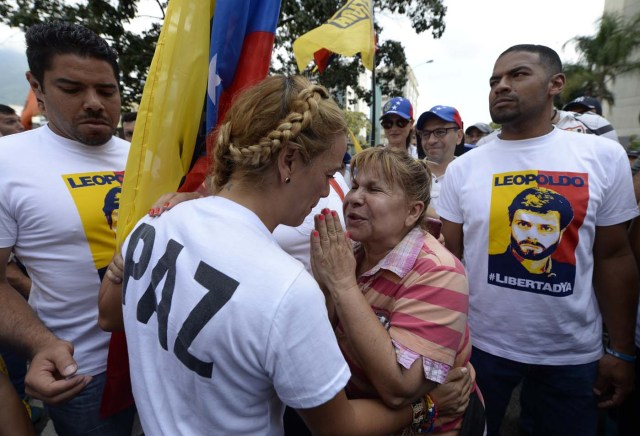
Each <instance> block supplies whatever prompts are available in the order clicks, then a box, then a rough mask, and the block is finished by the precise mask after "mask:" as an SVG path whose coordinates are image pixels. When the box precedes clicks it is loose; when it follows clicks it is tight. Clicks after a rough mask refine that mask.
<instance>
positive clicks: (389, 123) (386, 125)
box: [380, 118, 409, 130]
mask: <svg viewBox="0 0 640 436" xmlns="http://www.w3.org/2000/svg"><path fill="white" fill-rule="evenodd" d="M394 124H395V125H396V126H398V127H400V128H401V129H403V128H405V127H406V126H407V124H409V120H405V119H404V118H396V119H395V121H394V120H390V119H388V118H387V119H383V120H382V121H380V125H381V126H382V128H383V129H385V130H389V129H390V128H392V127H393V125H394Z"/></svg>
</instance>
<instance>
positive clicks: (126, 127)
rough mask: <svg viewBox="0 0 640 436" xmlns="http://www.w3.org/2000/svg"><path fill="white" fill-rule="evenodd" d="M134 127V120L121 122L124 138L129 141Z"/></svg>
mask: <svg viewBox="0 0 640 436" xmlns="http://www.w3.org/2000/svg"><path fill="white" fill-rule="evenodd" d="M135 127H136V122H135V121H125V122H124V123H122V133H123V135H124V139H125V140H127V141H129V142H131V139H132V138H133V129H134V128H135Z"/></svg>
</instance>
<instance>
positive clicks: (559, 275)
mask: <svg viewBox="0 0 640 436" xmlns="http://www.w3.org/2000/svg"><path fill="white" fill-rule="evenodd" d="M497 157H498V158H497ZM527 188H547V189H551V190H553V191H555V192H556V193H559V194H560V195H561V196H563V197H564V198H565V199H566V200H567V201H568V202H569V203H570V206H571V207H567V206H566V204H565V205H564V206H562V207H555V206H554V207H555V209H556V210H558V211H559V214H558V216H563V217H568V216H569V214H570V211H571V210H572V211H573V214H574V217H573V221H571V223H570V224H569V226H568V228H567V229H566V230H565V231H564V233H563V234H562V239H561V240H560V243H559V244H558V246H557V249H556V250H555V251H554V252H553V258H552V260H551V263H549V264H547V267H549V268H548V269H547V270H546V273H544V274H532V273H527V272H526V271H524V268H522V266H521V265H520V263H519V262H518V261H517V259H516V257H515V256H514V255H512V253H511V249H510V245H509V244H510V237H511V233H512V231H511V225H510V219H509V213H508V208H509V206H510V205H511V204H512V202H514V203H515V201H514V199H516V198H517V195H518V194H519V193H521V192H522V191H523V190H525V189H527ZM553 196H554V198H556V199H557V198H558V196H557V195H556V194H555V193H553ZM523 201H524V203H526V204H527V205H533V206H539V205H540V204H542V203H541V202H540V201H539V200H537V199H536V197H535V196H533V195H531V196H529V195H527V196H526V197H525V198H524V200H523ZM518 204H522V203H518ZM517 209H520V207H516V208H515V209H514V211H515V212H517ZM523 209H526V208H524V207H523ZM551 209H552V210H554V208H551ZM537 210H540V211H541V212H540V213H542V209H537ZM438 213H439V214H440V216H441V217H443V218H445V219H447V220H449V221H452V222H455V223H462V224H463V232H464V257H465V259H466V267H467V270H468V275H469V325H470V329H471V334H472V340H473V344H474V346H477V347H478V348H480V349H482V350H484V351H486V352H488V353H491V354H494V355H497V356H500V357H504V358H507V359H511V360H515V361H518V362H524V363H538V364H547V365H567V364H582V363H588V362H592V361H595V360H597V359H598V358H600V357H601V355H602V343H601V330H602V322H601V316H600V311H599V308H598V303H597V300H596V296H595V293H594V290H593V286H592V275H593V250H592V249H593V242H594V236H595V228H596V226H610V225H614V224H618V223H621V222H624V221H627V220H630V219H632V218H634V217H635V216H636V215H638V208H637V205H636V201H635V197H634V193H633V185H632V181H631V171H630V169H629V161H628V159H627V156H626V154H625V152H624V150H623V149H622V148H621V147H620V144H618V143H616V142H614V141H611V140H609V139H605V138H600V137H598V136H595V135H576V134H573V133H570V132H565V131H563V130H559V129H554V130H553V131H552V132H551V133H549V134H547V135H545V136H542V137H539V138H534V139H529V140H522V141H503V140H500V139H498V138H494V140H493V141H491V142H489V143H486V144H485V145H483V146H482V147H479V148H477V149H476V150H475V151H473V153H467V154H465V155H463V156H461V157H459V158H458V159H456V160H455V161H453V162H452V163H451V164H450V165H449V167H448V168H447V177H446V178H445V181H444V184H443V187H442V192H441V195H440V199H439V202H438ZM525 221H526V220H525ZM534 227H535V226H534ZM549 228H551V227H549ZM543 245H544V244H543ZM551 245H552V244H551V243H547V245H545V246H551Z"/></svg>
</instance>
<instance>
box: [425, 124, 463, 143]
mask: <svg viewBox="0 0 640 436" xmlns="http://www.w3.org/2000/svg"><path fill="white" fill-rule="evenodd" d="M449 130H453V131H457V130H460V129H459V128H458V127H441V128H439V129H435V130H419V131H418V135H420V138H422V139H424V140H427V139H429V136H431V135H433V136H435V137H436V138H438V139H442V138H444V137H445V136H447V133H449Z"/></svg>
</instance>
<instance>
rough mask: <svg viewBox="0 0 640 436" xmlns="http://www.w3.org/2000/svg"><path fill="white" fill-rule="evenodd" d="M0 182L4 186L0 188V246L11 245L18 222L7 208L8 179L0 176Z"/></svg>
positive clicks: (15, 236) (14, 238)
mask: <svg viewBox="0 0 640 436" xmlns="http://www.w3.org/2000/svg"><path fill="white" fill-rule="evenodd" d="M0 183H1V184H2V185H3V186H4V187H5V188H3V189H2V190H0V247H2V248H6V247H13V246H14V245H15V244H16V239H17V237H18V223H17V222H16V220H15V217H14V216H13V214H12V213H11V211H10V210H9V208H10V200H9V198H8V195H7V194H8V192H7V191H8V190H9V189H6V188H7V187H8V186H9V184H8V181H7V180H4V179H3V178H0Z"/></svg>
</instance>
